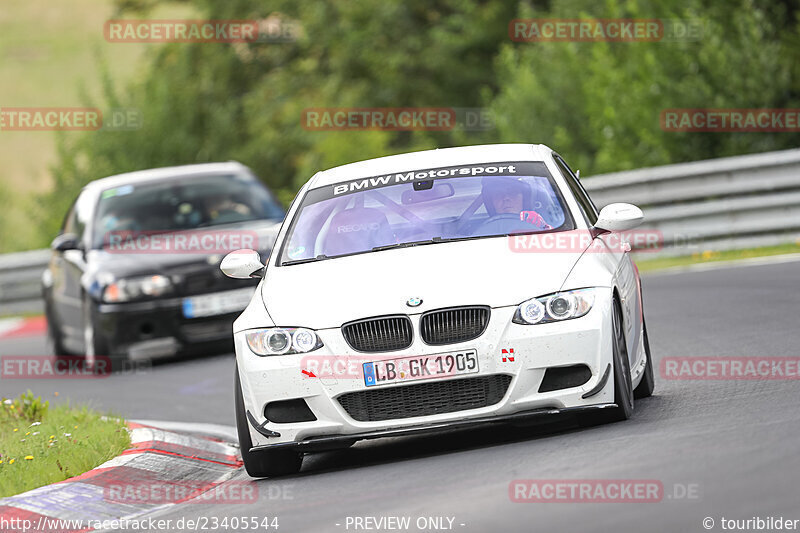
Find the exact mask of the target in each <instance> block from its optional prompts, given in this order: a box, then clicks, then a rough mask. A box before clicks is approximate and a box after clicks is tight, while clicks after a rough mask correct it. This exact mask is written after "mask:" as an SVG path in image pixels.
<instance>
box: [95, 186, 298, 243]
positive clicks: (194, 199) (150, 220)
mask: <svg viewBox="0 0 800 533" xmlns="http://www.w3.org/2000/svg"><path fill="white" fill-rule="evenodd" d="M283 216H284V211H283V209H282V208H281V207H280V205H279V204H278V203H277V202H276V201H275V199H274V198H273V197H272V195H271V194H270V192H269V190H267V188H266V187H264V186H263V185H262V184H261V183H260V182H259V181H258V180H257V179H255V178H254V177H252V176H249V175H242V174H234V175H206V176H191V177H185V178H180V179H170V180H164V181H158V182H153V183H144V184H141V185H122V186H119V187H115V188H113V189H107V190H105V191H103V192H102V194H101V197H100V203H99V204H98V207H97V214H96V217H95V224H94V231H93V235H92V243H93V247H94V248H101V247H102V246H103V245H104V243H107V242H108V238H107V237H108V235H110V234H112V233H114V232H175V231H186V230H192V229H196V228H202V227H211V226H220V225H224V224H234V223H241V222H249V221H254V220H280V219H282V218H283Z"/></svg>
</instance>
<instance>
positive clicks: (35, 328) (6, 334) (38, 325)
mask: <svg viewBox="0 0 800 533" xmlns="http://www.w3.org/2000/svg"><path fill="white" fill-rule="evenodd" d="M46 332H47V320H45V318H44V317H43V316H34V317H29V318H3V319H0V339H11V338H14V337H34V336H37V335H44V334H45V333H46Z"/></svg>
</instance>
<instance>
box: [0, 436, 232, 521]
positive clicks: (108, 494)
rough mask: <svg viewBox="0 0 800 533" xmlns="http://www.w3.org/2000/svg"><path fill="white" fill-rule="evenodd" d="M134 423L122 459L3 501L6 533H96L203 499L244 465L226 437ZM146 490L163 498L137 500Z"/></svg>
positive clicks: (0, 516)
mask: <svg viewBox="0 0 800 533" xmlns="http://www.w3.org/2000/svg"><path fill="white" fill-rule="evenodd" d="M128 425H129V427H130V431H131V444H132V446H131V448H130V449H128V450H125V451H124V452H123V453H122V455H120V456H119V457H115V458H114V459H111V460H110V461H107V462H105V463H103V464H102V465H100V466H98V467H97V468H95V469H94V470H90V471H89V472H86V473H85V474H82V475H80V476H77V477H74V478H71V479H68V480H66V481H61V482H59V483H54V484H52V485H47V486H44V487H39V488H38V489H34V490H31V491H28V492H25V493H23V494H18V495H16V496H11V497H8V498H3V499H0V531H2V532H3V533H12V532H14V533H16V532H17V531H19V532H23V531H27V529H26V528H25V527H24V525H27V526H28V528H30V530H35V531H37V532H46V531H59V532H70V531H92V530H94V529H96V528H95V527H94V526H93V524H99V523H102V522H104V521H105V522H108V521H113V520H120V519H127V520H133V519H135V518H136V517H141V516H143V515H145V514H150V513H153V512H155V511H158V510H161V509H163V508H167V507H169V506H171V505H175V504H178V503H183V502H186V501H189V500H192V499H202V497H203V493H206V492H207V491H218V490H219V489H220V487H224V485H225V483H226V482H227V481H229V480H230V478H231V477H232V476H233V475H234V474H235V473H236V471H237V470H238V469H239V468H240V467H241V466H242V461H241V456H240V455H239V449H238V447H237V446H235V445H233V444H229V443H227V442H225V441H224V440H223V439H220V438H217V437H205V436H194V435H187V434H181V433H175V432H172V431H166V430H163V429H158V428H156V427H151V426H146V425H142V424H137V423H129V424H128ZM240 483H241V482H240ZM140 487H158V496H157V497H153V498H145V499H142V498H141V497H140V496H141V493H139V494H138V495H134V496H133V497H131V494H132V493H134V492H136V488H140ZM187 487H190V489H187ZM153 494H155V493H153Z"/></svg>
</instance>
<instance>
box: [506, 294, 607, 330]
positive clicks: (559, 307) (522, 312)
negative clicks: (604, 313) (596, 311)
mask: <svg viewBox="0 0 800 533" xmlns="http://www.w3.org/2000/svg"><path fill="white" fill-rule="evenodd" d="M593 304H594V289H578V290H574V291H564V292H557V293H555V294H548V295H546V296H540V297H538V298H533V299H531V300H527V301H525V302H522V303H521V304H519V307H517V312H516V313H514V319H513V322H514V323H515V324H546V323H547V322H558V321H561V320H567V319H570V318H578V317H582V316H583V315H585V314H586V313H588V312H589V310H590V309H591V308H592V305H593Z"/></svg>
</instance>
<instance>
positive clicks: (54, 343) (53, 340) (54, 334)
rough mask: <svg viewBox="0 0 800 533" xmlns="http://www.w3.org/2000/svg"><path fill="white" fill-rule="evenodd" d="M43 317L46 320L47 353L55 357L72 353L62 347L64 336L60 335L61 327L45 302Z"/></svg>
mask: <svg viewBox="0 0 800 533" xmlns="http://www.w3.org/2000/svg"><path fill="white" fill-rule="evenodd" d="M44 317H45V320H46V322H47V337H46V342H47V353H48V354H49V355H54V356H56V357H57V358H61V357H67V356H69V355H72V354H70V353H69V352H67V349H66V348H64V338H63V336H62V335H61V328H60V327H59V325H58V323H57V322H56V320H55V318H54V317H53V312H52V310H51V309H50V306H48V305H47V304H45V309H44Z"/></svg>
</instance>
